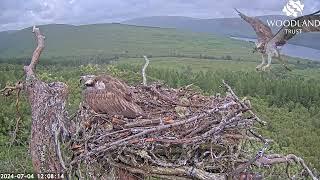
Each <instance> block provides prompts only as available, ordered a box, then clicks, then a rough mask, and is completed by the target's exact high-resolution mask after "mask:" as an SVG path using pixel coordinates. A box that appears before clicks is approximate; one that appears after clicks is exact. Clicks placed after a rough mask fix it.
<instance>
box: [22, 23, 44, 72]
mask: <svg viewBox="0 0 320 180" xmlns="http://www.w3.org/2000/svg"><path fill="white" fill-rule="evenodd" d="M32 32H33V33H34V35H35V38H36V40H37V48H36V49H35V50H34V52H33V55H32V59H31V62H30V65H29V66H25V67H24V70H25V73H26V74H27V76H32V75H34V73H35V70H36V66H37V64H38V62H39V57H40V55H41V52H42V50H43V49H44V39H45V36H43V35H42V34H41V33H40V29H39V28H37V27H36V26H33V29H32Z"/></svg>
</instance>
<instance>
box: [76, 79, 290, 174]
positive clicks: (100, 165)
mask: <svg viewBox="0 0 320 180" xmlns="http://www.w3.org/2000/svg"><path fill="white" fill-rule="evenodd" d="M224 85H225V87H226V89H227V93H226V95H225V96H224V97H221V96H220V95H215V96H204V95H201V94H200V93H198V92H196V91H194V90H192V88H190V87H191V86H187V87H184V88H180V89H172V88H167V87H165V86H163V85H160V84H153V85H150V86H142V85H141V86H136V87H132V90H133V92H134V95H133V97H134V99H135V102H136V103H137V104H139V105H140V106H141V107H142V109H143V110H144V112H146V113H147V115H148V118H141V117H140V118H136V119H126V118H123V117H121V116H112V117H111V116H108V115H106V114H97V113H95V112H93V111H92V110H90V109H87V108H84V107H83V106H82V107H81V108H80V110H79V112H78V113H77V115H76V117H75V118H74V120H75V122H76V133H75V135H74V136H73V138H72V143H71V145H70V148H71V149H72V153H73V157H72V162H71V163H70V164H71V167H72V169H73V172H75V171H77V172H79V173H76V174H77V176H84V175H83V173H81V172H86V173H87V175H88V174H89V176H94V177H99V176H100V177H105V176H106V172H109V173H108V177H110V172H112V169H114V168H115V169H117V168H120V169H125V170H127V171H129V172H131V173H135V174H142V175H147V176H156V177H160V178H166V179H179V178H180V179H183V178H196V179H225V177H227V176H230V177H239V176H241V173H243V172H244V171H245V170H246V169H247V168H248V167H249V166H250V165H252V164H255V165H259V166H263V165H266V164H269V165H270V164H272V163H271V162H269V161H268V162H267V160H273V159H268V157H267V156H264V151H265V150H266V148H267V147H266V146H267V145H268V142H269V141H268V140H266V139H264V138H263V137H262V136H260V135H258V134H257V133H255V132H254V131H253V125H254V124H255V122H258V123H261V124H263V123H264V122H263V121H261V120H260V119H259V118H258V117H257V116H256V115H255V114H254V113H253V112H252V111H251V105H250V102H249V101H248V100H246V99H244V100H240V99H239V98H238V97H237V96H236V95H235V93H234V92H233V91H232V89H231V88H230V87H229V86H228V85H227V84H226V83H225V82H224ZM245 140H250V141H251V140H253V141H257V142H260V143H261V147H262V148H261V149H260V151H259V152H257V153H251V154H248V152H246V151H244V148H243V146H242V145H243V142H244V141H245ZM272 158H275V157H272ZM277 158H282V157H280V155H278V156H277ZM293 160H294V158H293ZM288 162H289V160H288ZM246 176H248V173H247V174H246ZM249 176H250V177H252V178H253V177H256V178H257V177H259V176H260V175H259V174H257V173H255V174H253V173H250V174H249Z"/></svg>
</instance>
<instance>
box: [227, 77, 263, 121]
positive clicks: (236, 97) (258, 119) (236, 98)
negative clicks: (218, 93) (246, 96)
mask: <svg viewBox="0 0 320 180" xmlns="http://www.w3.org/2000/svg"><path fill="white" fill-rule="evenodd" d="M222 82H223V84H224V86H225V87H226V88H227V90H228V91H229V92H230V93H231V95H232V96H233V97H234V98H235V100H237V102H239V103H240V104H241V105H242V107H244V108H246V109H250V108H249V107H248V106H247V105H246V104H244V103H243V102H241V101H240V99H239V98H238V96H237V95H236V94H235V93H234V91H233V90H232V88H231V87H230V86H229V85H228V84H227V83H226V82H225V81H224V80H223V81H222ZM248 112H249V113H250V114H251V115H253V116H254V117H255V120H256V121H257V122H259V123H260V124H262V125H265V124H266V122H265V121H262V120H261V119H260V118H259V117H258V116H256V115H255V114H254V113H253V112H252V111H251V110H249V111H248Z"/></svg>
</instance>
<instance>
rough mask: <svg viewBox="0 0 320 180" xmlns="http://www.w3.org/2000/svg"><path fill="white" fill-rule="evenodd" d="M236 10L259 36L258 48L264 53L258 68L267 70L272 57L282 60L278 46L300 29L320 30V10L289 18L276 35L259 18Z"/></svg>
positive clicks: (304, 30)
mask: <svg viewBox="0 0 320 180" xmlns="http://www.w3.org/2000/svg"><path fill="white" fill-rule="evenodd" d="M236 11H237V12H238V14H239V16H240V17H241V18H242V19H243V20H245V21H246V22H248V23H249V24H250V25H251V26H252V28H253V29H254V31H255V32H256V34H257V36H258V43H256V46H257V47H256V49H257V50H258V51H259V52H260V53H262V63H261V64H260V65H259V66H257V69H260V68H262V70H265V69H266V68H269V67H270V65H271V61H272V57H276V58H278V59H279V60H281V61H282V59H281V58H280V53H279V49H277V47H278V46H283V45H285V44H286V43H287V41H288V40H290V39H291V38H293V37H294V36H295V35H296V34H297V32H298V30H300V31H301V33H302V32H319V31H320V27H319V26H315V24H316V23H315V22H316V21H320V15H319V14H318V13H320V11H317V12H315V13H312V14H309V15H305V16H301V17H298V18H295V19H292V20H288V21H287V22H289V24H288V25H285V26H283V27H282V28H281V29H280V30H279V31H278V32H277V33H276V34H275V35H273V34H272V31H271V29H270V27H269V26H267V25H266V24H264V23H263V22H262V21H261V20H259V19H258V18H256V17H249V16H246V15H244V14H243V13H241V12H240V11H238V10H237V9H236ZM290 22H291V23H290ZM292 22H294V23H292ZM312 24H313V25H312ZM265 56H267V57H268V64H267V65H265V64H266V62H265ZM285 67H286V66H285ZM286 68H287V67H286Z"/></svg>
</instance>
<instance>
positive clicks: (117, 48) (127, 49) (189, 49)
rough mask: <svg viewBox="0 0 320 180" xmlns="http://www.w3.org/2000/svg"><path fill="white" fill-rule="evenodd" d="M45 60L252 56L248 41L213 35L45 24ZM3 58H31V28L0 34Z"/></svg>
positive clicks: (43, 30)
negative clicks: (107, 57) (144, 56)
mask: <svg viewBox="0 0 320 180" xmlns="http://www.w3.org/2000/svg"><path fill="white" fill-rule="evenodd" d="M40 28H41V30H42V32H43V34H44V35H45V36H46V48H45V51H44V53H43V57H44V58H48V57H55V56H61V57H65V56H88V55H89V56H90V55H97V54H101V55H106V56H112V55H127V56H137V55H138V56H141V55H144V54H149V55H154V56H159V55H162V56H168V55H172V54H186V55H196V56H199V55H200V54H204V55H210V56H215V57H221V56H227V55H230V56H235V55H236V56H239V57H242V58H243V59H248V60H256V58H255V57H252V55H251V54H248V52H251V51H252V50H251V48H252V46H251V45H250V44H248V43H246V42H241V41H237V40H232V39H230V38H223V37H219V36H214V35H210V36H208V35H201V34H197V33H191V32H181V31H177V30H174V29H164V28H150V27H137V26H129V25H121V24H98V25H83V26H71V25H45V26H40ZM0 40H1V42H0V58H8V57H29V56H30V54H32V51H33V48H34V39H33V36H32V34H31V27H30V28H27V29H23V30H21V31H17V32H14V33H10V34H8V33H6V32H2V33H0ZM32 44H33V45H32Z"/></svg>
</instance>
